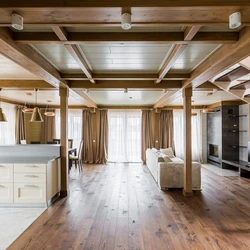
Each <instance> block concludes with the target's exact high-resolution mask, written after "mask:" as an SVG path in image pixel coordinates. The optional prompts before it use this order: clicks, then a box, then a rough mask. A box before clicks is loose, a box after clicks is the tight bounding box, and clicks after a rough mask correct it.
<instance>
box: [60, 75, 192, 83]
mask: <svg viewBox="0 0 250 250" xmlns="http://www.w3.org/2000/svg"><path fill="white" fill-rule="evenodd" d="M92 77H93V79H94V80H110V81H114V80H127V81H130V80H140V81H144V80H157V79H158V74H139V73H138V74H134V73H132V74H129V73H126V74H125V73H124V74H122V73H121V74H112V73H111V74H100V73H99V74H93V75H92ZM189 77H190V75H189V74H185V73H168V74H166V75H165V77H164V78H163V80H186V79H188V78H189ZM61 79H62V80H88V78H87V77H86V75H85V74H79V73H73V74H72V73H71V74H61Z"/></svg>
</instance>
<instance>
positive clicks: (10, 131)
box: [0, 102, 16, 145]
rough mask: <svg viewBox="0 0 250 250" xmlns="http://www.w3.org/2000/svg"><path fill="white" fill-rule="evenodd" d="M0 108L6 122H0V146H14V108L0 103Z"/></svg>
mask: <svg viewBox="0 0 250 250" xmlns="http://www.w3.org/2000/svg"><path fill="white" fill-rule="evenodd" d="M1 107H2V109H3V112H4V113H5V115H6V118H7V120H8V122H0V145H10V144H15V120H16V119H15V117H16V111H15V106H14V105H12V104H8V103H3V102H2V103H1Z"/></svg>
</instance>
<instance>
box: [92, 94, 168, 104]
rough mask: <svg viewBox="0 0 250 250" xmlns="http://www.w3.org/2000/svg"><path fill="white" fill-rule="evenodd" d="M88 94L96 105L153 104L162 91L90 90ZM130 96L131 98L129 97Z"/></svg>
mask: <svg viewBox="0 0 250 250" xmlns="http://www.w3.org/2000/svg"><path fill="white" fill-rule="evenodd" d="M88 95H89V96H90V97H91V98H92V99H93V100H94V101H95V102H96V103H97V104H98V105H114V106H115V105H122V106H134V105H153V104H154V103H155V102H156V101H157V100H158V99H159V98H161V96H162V95H163V91H130V90H129V91H128V93H124V91H122V90H121V91H90V92H89V93H88ZM130 97H132V98H130Z"/></svg>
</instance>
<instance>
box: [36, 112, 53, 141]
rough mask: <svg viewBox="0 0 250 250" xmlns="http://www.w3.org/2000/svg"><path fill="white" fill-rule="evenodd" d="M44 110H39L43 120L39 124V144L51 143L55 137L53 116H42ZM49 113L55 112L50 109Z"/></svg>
mask: <svg viewBox="0 0 250 250" xmlns="http://www.w3.org/2000/svg"><path fill="white" fill-rule="evenodd" d="M45 111H46V109H40V113H41V115H42V118H43V122H42V123H41V138H40V140H41V143H42V144H46V143H47V142H48V141H53V139H54V138H55V136H56V120H55V116H46V115H44V113H45ZM50 111H53V112H55V110H54V109H53V110H52V109H50Z"/></svg>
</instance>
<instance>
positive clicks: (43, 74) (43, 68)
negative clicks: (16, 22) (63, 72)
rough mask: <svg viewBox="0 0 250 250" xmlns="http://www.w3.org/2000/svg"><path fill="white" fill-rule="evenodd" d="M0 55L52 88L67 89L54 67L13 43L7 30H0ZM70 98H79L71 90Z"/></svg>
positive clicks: (92, 103) (27, 47)
mask: <svg viewBox="0 0 250 250" xmlns="http://www.w3.org/2000/svg"><path fill="white" fill-rule="evenodd" d="M0 53H1V54H2V55H4V56H5V57H7V58H8V59H10V60H12V61H13V62H15V63H17V64H18V65H20V66H22V67H23V68H25V69H26V70H28V71H30V72H31V73H33V74H34V75H36V76H39V77H40V78H41V79H43V80H44V81H46V82H48V83H49V84H51V85H52V86H54V87H56V88H59V86H64V87H66V88H67V87H68V85H67V82H66V81H64V80H62V79H61V76H60V73H59V72H58V70H57V69H56V68H55V67H54V66H52V65H51V64H50V63H49V62H48V61H47V60H46V59H45V58H44V57H43V56H41V55H40V54H39V53H38V52H37V51H35V50H34V49H33V48H32V47H30V46H29V45H26V44H17V43H15V41H13V39H12V32H11V30H9V29H7V28H0ZM70 96H72V97H75V98H79V96H78V94H76V93H75V92H74V91H72V90H70ZM82 97H83V96H82ZM83 99H84V98H83ZM83 101H84V105H87V106H88V105H89V106H90V107H96V104H95V103H94V102H93V100H92V101H91V102H89V101H88V99H87V98H86V99H84V100H83Z"/></svg>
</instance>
